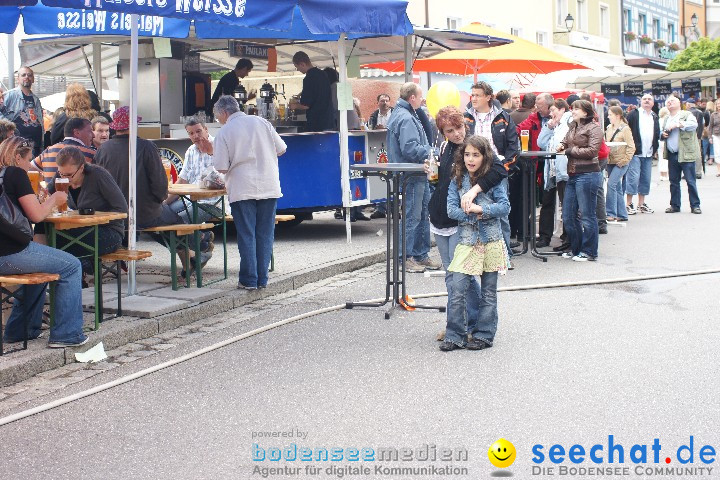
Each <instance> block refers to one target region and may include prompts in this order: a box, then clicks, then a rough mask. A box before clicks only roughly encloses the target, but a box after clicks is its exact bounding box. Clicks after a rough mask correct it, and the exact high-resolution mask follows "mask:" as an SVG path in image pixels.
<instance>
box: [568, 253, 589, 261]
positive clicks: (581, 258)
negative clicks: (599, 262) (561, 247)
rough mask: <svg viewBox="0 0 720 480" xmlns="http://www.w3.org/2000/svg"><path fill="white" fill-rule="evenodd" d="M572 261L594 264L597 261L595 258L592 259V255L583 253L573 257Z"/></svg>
mask: <svg viewBox="0 0 720 480" xmlns="http://www.w3.org/2000/svg"><path fill="white" fill-rule="evenodd" d="M572 259H573V261H574V262H588V261H590V262H594V261H595V257H591V256H590V255H587V254H585V253H582V252H580V253H578V254H577V255H575V256H574V257H572Z"/></svg>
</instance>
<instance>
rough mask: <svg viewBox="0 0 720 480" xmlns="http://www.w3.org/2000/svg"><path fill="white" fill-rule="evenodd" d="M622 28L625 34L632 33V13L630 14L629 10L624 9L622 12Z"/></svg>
mask: <svg viewBox="0 0 720 480" xmlns="http://www.w3.org/2000/svg"><path fill="white" fill-rule="evenodd" d="M623 27H625V31H626V32H632V31H633V26H632V13H631V12H630V9H629V8H626V9H625V10H623Z"/></svg>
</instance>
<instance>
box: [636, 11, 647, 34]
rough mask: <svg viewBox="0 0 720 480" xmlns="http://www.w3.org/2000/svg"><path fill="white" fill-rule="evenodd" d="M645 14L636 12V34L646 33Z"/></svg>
mask: <svg viewBox="0 0 720 480" xmlns="http://www.w3.org/2000/svg"><path fill="white" fill-rule="evenodd" d="M647 33H648V29H647V15H645V14H644V13H640V14H638V34H640V35H647Z"/></svg>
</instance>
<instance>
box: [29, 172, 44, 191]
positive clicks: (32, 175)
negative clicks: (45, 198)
mask: <svg viewBox="0 0 720 480" xmlns="http://www.w3.org/2000/svg"><path fill="white" fill-rule="evenodd" d="M27 175H28V178H29V179H30V185H32V189H33V192H35V195H39V194H40V180H41V179H42V173H40V172H38V171H37V170H28V172H27Z"/></svg>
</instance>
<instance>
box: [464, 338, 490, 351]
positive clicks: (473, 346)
mask: <svg viewBox="0 0 720 480" xmlns="http://www.w3.org/2000/svg"><path fill="white" fill-rule="evenodd" d="M490 347H492V343H487V342H486V341H484V340H480V339H477V338H473V339H472V340H470V341H469V342H468V343H467V345H466V346H465V348H467V349H468V350H485V349H486V348H490Z"/></svg>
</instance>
